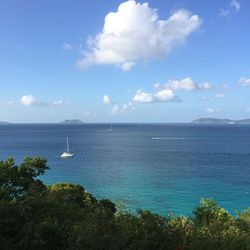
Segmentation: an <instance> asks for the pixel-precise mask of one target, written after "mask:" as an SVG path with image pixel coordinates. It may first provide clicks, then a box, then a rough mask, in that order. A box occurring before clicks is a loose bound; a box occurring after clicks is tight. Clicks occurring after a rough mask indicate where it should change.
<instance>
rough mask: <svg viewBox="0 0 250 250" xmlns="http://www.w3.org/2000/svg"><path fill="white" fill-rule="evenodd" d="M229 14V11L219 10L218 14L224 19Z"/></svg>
mask: <svg viewBox="0 0 250 250" xmlns="http://www.w3.org/2000/svg"><path fill="white" fill-rule="evenodd" d="M229 14H230V10H229V9H221V10H220V12H219V15H218V16H219V17H226V16H228V15H229Z"/></svg>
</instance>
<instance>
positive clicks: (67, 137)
mask: <svg viewBox="0 0 250 250" xmlns="http://www.w3.org/2000/svg"><path fill="white" fill-rule="evenodd" d="M67 151H68V152H69V137H68V136H67Z"/></svg>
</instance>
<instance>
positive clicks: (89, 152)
mask: <svg viewBox="0 0 250 250" xmlns="http://www.w3.org/2000/svg"><path fill="white" fill-rule="evenodd" d="M109 128H110V125H109V124H98V125H97V124H87V125H47V124H46V125H44V124H41V125H1V126H0V158H1V159H6V158H7V157H10V156H12V157H14V158H15V159H16V161H17V162H21V161H22V159H23V158H24V157H25V156H35V155H40V156H43V157H46V158H47V159H48V164H49V166H50V168H51V169H50V171H48V172H47V173H46V175H45V176H43V177H42V179H43V180H44V181H45V182H46V183H48V184H51V183H57V182H72V183H78V184H81V185H83V186H84V187H85V188H86V189H87V191H89V192H91V193H92V194H94V195H95V196H96V197H99V198H109V199H111V200H113V201H115V202H116V201H122V202H123V203H125V204H126V206H127V209H129V210H131V211H135V209H136V208H143V209H150V210H151V211H153V212H158V213H161V214H167V213H169V212H173V213H175V214H185V215H190V214H191V212H192V209H193V207H194V206H196V205H197V204H198V203H199V200H200V198H201V197H211V198H214V199H215V200H216V201H217V202H218V203H219V204H220V205H221V206H223V207H225V208H226V209H228V210H229V211H230V212H233V211H234V210H238V211H239V210H242V209H244V208H247V207H250V126H235V125H230V126H197V125H187V124H186V125H185V124H179V125H178V124H168V125H164V124H158V125H155V124H142V125H138V124H113V131H112V132H110V131H109ZM66 136H69V137H70V146H71V151H72V152H73V153H74V154H75V156H74V157H73V158H70V159H61V158H60V154H61V153H62V152H63V151H64V150H65V147H66V145H65V144H66Z"/></svg>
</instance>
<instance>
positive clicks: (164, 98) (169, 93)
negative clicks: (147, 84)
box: [133, 89, 181, 103]
mask: <svg viewBox="0 0 250 250" xmlns="http://www.w3.org/2000/svg"><path fill="white" fill-rule="evenodd" d="M133 101H134V102H137V103H157V102H180V101H181V100H180V98H179V97H178V96H176V95H175V94H174V92H173V90H171V89H161V90H159V91H157V92H156V93H146V92H144V91H142V90H138V91H137V93H136V95H135V96H134V98H133Z"/></svg>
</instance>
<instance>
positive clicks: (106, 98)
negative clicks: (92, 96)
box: [103, 95, 112, 104]
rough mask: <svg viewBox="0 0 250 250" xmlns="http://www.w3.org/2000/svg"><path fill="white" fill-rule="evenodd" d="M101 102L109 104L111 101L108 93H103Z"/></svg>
mask: <svg viewBox="0 0 250 250" xmlns="http://www.w3.org/2000/svg"><path fill="white" fill-rule="evenodd" d="M103 103H104V104H111V103H112V101H111V98H110V97H109V96H108V95H104V96H103Z"/></svg>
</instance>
